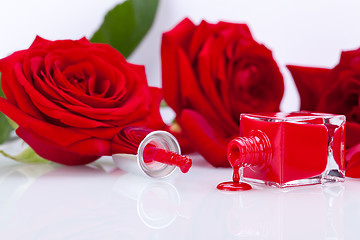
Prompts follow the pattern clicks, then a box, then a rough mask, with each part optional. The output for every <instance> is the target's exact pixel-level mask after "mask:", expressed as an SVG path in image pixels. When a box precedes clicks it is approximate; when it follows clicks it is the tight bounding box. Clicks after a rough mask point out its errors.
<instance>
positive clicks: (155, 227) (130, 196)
mask: <svg viewBox="0 0 360 240" xmlns="http://www.w3.org/2000/svg"><path fill="white" fill-rule="evenodd" d="M0 148H1V149H6V150H7V151H9V152H14V151H16V149H19V148H20V141H19V140H16V141H14V142H12V143H10V144H7V145H2V146H0ZM193 157H194V165H193V167H192V168H191V169H190V171H189V172H188V173H187V174H182V173H181V172H180V171H177V172H175V174H173V175H172V176H170V177H169V178H166V179H162V180H156V179H150V178H148V177H144V176H140V175H136V174H133V173H128V172H125V171H123V170H121V169H118V168H117V167H116V166H115V164H114V163H113V161H112V160H111V158H102V159H100V160H98V161H96V162H94V163H92V164H89V165H87V166H78V167H67V166H61V165H57V164H37V165H35V164H21V163H16V162H14V161H11V160H8V159H5V158H3V157H1V158H0V213H1V214H0V233H1V236H2V237H1V239H39V240H40V239H358V232H359V228H358V226H359V223H360V180H356V179H346V181H345V183H344V184H334V185H328V186H310V187H303V188H292V189H288V190H287V191H283V190H280V189H275V188H269V187H262V188H259V187H256V188H255V189H253V190H251V191H247V192H235V193H228V192H221V191H219V190H217V189H216V185H217V184H218V183H219V182H222V181H225V180H230V178H231V174H232V171H231V169H216V168H213V167H211V166H210V165H209V164H207V163H206V162H205V161H204V160H203V158H202V157H200V156H198V155H193Z"/></svg>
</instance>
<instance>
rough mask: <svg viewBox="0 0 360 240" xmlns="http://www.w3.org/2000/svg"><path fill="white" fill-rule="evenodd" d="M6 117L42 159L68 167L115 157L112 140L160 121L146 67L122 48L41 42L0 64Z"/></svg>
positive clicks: (2, 106)
mask: <svg viewBox="0 0 360 240" xmlns="http://www.w3.org/2000/svg"><path fill="white" fill-rule="evenodd" d="M0 71H1V73H2V76H1V77H2V79H1V80H2V81H1V83H2V89H3V91H4V93H5V96H6V98H7V100H5V99H3V98H0V111H2V112H3V113H5V114H6V115H8V116H9V117H10V118H11V119H12V120H14V121H15V122H16V123H17V124H18V125H19V128H18V129H17V131H16V132H17V134H18V135H19V136H20V137H21V138H23V139H24V140H25V141H26V142H27V143H28V144H29V145H30V146H31V147H32V148H33V149H34V150H35V151H36V152H37V153H38V154H39V155H40V156H42V157H44V158H46V159H49V160H52V161H54V162H59V163H63V164H68V165H75V164H86V163H89V162H91V161H93V160H95V159H97V158H98V157H99V156H102V155H111V140H112V138H113V137H114V136H115V135H116V133H117V132H118V131H119V130H120V129H121V128H123V127H125V126H128V125H135V126H138V125H140V126H146V125H149V123H150V118H151V117H150V115H151V116H152V118H151V119H158V118H159V117H160V115H159V113H158V112H159V111H158V110H156V109H155V108H152V106H150V103H151V100H152V97H151V91H153V92H155V91H157V90H156V89H149V87H148V85H147V82H146V77H145V71H144V67H143V66H137V65H133V64H129V63H127V62H126V60H125V58H124V57H123V56H122V55H121V54H120V53H119V52H118V51H116V50H115V49H113V48H111V47H110V46H109V45H105V44H92V43H90V42H89V41H88V40H86V39H85V38H83V39H81V40H77V41H71V40H61V41H47V40H45V39H42V38H39V37H37V38H36V39H35V41H34V43H33V44H32V45H31V46H30V48H29V49H27V50H23V51H19V52H15V53H13V54H12V55H10V56H9V57H6V58H4V59H2V60H0Z"/></svg>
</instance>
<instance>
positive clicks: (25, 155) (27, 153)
mask: <svg viewBox="0 0 360 240" xmlns="http://www.w3.org/2000/svg"><path fill="white" fill-rule="evenodd" d="M0 154H2V155H3V156H5V157H7V158H11V159H13V160H15V161H18V162H23V163H50V161H49V160H46V159H45V158H42V157H40V156H39V155H37V154H36V152H35V151H34V150H33V149H32V148H31V147H27V148H26V149H25V150H24V151H22V152H21V153H20V154H18V155H15V156H12V155H10V154H7V153H6V152H4V151H2V150H0Z"/></svg>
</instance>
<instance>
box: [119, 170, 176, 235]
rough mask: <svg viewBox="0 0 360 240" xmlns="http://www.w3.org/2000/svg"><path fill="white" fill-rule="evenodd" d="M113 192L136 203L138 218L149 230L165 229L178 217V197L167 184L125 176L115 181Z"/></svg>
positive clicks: (173, 188) (173, 189)
mask: <svg viewBox="0 0 360 240" xmlns="http://www.w3.org/2000/svg"><path fill="white" fill-rule="evenodd" d="M114 190H115V191H116V192H118V193H119V194H121V195H123V196H125V197H127V198H129V199H132V200H134V201H136V203H137V212H138V215H139V218H140V219H141V221H142V222H143V223H144V224H145V225H146V226H147V227H149V228H152V229H162V228H166V227H168V226H170V225H171V223H173V222H174V221H175V219H176V217H177V216H178V215H179V212H178V209H179V207H180V203H181V200H180V195H179V193H178V191H177V189H176V188H175V187H174V186H173V185H172V184H171V183H169V182H165V181H159V180H155V179H147V178H143V177H140V176H136V175H134V174H125V175H122V176H121V177H120V178H119V179H118V180H117V181H116V183H115V185H114Z"/></svg>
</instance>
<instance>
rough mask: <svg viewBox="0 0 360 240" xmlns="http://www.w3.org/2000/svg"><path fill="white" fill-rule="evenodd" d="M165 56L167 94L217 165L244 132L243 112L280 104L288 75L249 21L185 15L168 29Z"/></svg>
mask: <svg viewBox="0 0 360 240" xmlns="http://www.w3.org/2000/svg"><path fill="white" fill-rule="evenodd" d="M161 57H162V74H163V91H164V98H165V100H166V102H167V103H168V104H169V106H170V107H171V108H173V109H174V111H175V112H176V114H177V120H178V122H179V124H180V126H181V128H182V130H183V132H184V133H185V135H186V136H187V137H188V138H189V139H190V141H191V142H192V143H193V144H194V147H195V148H196V150H197V151H198V152H199V153H201V154H202V155H203V157H204V158H205V159H206V160H207V161H209V162H210V163H211V164H212V165H214V166H217V167H218V166H229V163H228V161H227V159H226V146H227V143H228V141H229V139H231V138H233V137H234V136H235V135H238V134H239V118H240V113H243V112H266V111H278V110H279V104H280V101H281V99H282V96H283V92H284V83H283V77H282V75H281V73H280V71H279V68H278V66H277V65H276V62H275V61H274V59H273V57H272V54H271V51H270V50H269V49H267V48H266V47H265V46H264V45H261V44H259V43H257V42H256V41H255V40H254V39H253V38H252V36H251V33H250V31H249V29H248V27H247V26H246V25H244V24H235V23H226V22H219V23H217V24H210V23H207V22H205V21H203V22H201V24H200V25H199V26H196V25H194V24H193V23H192V22H191V21H190V20H189V19H184V20H183V21H182V22H181V23H179V24H178V25H177V26H176V27H175V28H174V29H172V30H171V31H169V32H167V33H164V35H163V39H162V48H161Z"/></svg>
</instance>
